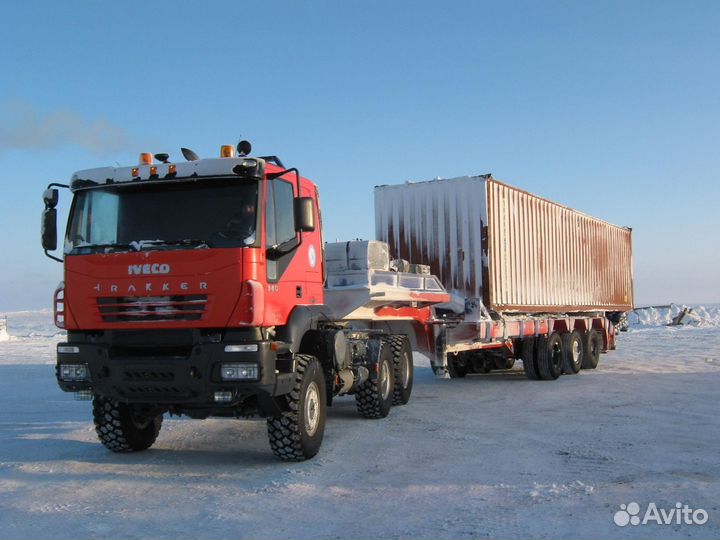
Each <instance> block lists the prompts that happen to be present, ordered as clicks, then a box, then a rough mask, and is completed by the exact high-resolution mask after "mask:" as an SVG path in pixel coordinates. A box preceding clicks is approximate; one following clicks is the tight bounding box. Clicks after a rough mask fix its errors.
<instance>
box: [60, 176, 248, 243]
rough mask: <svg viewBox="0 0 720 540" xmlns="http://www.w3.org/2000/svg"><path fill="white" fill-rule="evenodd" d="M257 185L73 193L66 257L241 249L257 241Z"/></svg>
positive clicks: (210, 183) (209, 183)
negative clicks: (153, 251)
mask: <svg viewBox="0 0 720 540" xmlns="http://www.w3.org/2000/svg"><path fill="white" fill-rule="evenodd" d="M257 199H258V183H257V181H245V182H239V181H238V180H237V179H232V180H228V181H225V180H220V179H211V180H203V181H198V182H177V183H170V182H167V183H166V182H162V183H157V184H138V185H127V184H126V185H123V186H112V187H107V188H99V189H90V190H87V191H80V192H78V193H77V194H76V195H75V202H74V204H73V209H72V213H71V216H70V221H69V225H68V230H67V238H66V240H65V253H67V254H86V253H94V252H98V251H102V252H107V251H119V250H122V251H129V250H136V251H139V250H141V249H147V248H150V247H151V248H152V249H189V248H207V247H242V246H247V245H250V244H253V243H254V242H255V229H256V226H257V221H258V219H257V211H256V208H257Z"/></svg>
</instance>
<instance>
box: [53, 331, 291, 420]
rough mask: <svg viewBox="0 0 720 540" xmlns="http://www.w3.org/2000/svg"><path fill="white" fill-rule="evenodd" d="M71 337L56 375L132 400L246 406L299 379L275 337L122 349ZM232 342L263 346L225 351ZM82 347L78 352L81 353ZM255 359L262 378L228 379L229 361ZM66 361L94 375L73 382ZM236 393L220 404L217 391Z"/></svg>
mask: <svg viewBox="0 0 720 540" xmlns="http://www.w3.org/2000/svg"><path fill="white" fill-rule="evenodd" d="M92 341H93V342H89V341H88V342H83V341H82V339H80V340H78V339H77V338H75V339H70V340H69V341H68V343H59V344H58V349H60V350H63V351H65V350H68V349H69V348H70V347H71V348H72V350H73V351H74V352H60V351H58V353H57V366H56V376H57V380H58V384H59V386H60V388H61V389H62V390H64V391H65V392H80V391H88V390H90V391H92V393H93V394H97V395H101V396H104V397H108V398H111V399H115V400H118V401H122V402H126V403H143V404H156V405H165V406H168V407H172V406H179V407H187V406H195V407H205V406H212V407H218V406H220V407H227V408H233V407H235V408H236V407H238V406H241V405H242V404H243V403H245V402H246V401H247V400H248V398H250V397H257V398H258V399H259V401H262V400H263V399H267V398H272V397H276V396H280V395H284V394H287V393H289V392H290V390H291V389H292V385H293V382H294V375H293V369H292V365H291V361H289V360H285V359H278V358H277V355H276V353H275V352H274V351H273V350H271V343H270V342H269V341H253V342H233V343H229V342H225V341H223V342H220V343H194V344H192V345H191V346H190V347H186V350H184V351H177V350H171V351H168V350H167V349H164V350H163V349H160V348H158V349H153V348H135V349H132V348H131V349H128V348H118V347H115V346H113V345H112V344H111V343H107V342H103V341H102V340H97V339H94V340H92ZM229 344H257V351H251V352H225V347H226V345H229ZM75 351H76V352H75ZM233 362H234V363H255V364H257V365H258V378H257V379H256V380H241V381H223V380H222V379H221V376H220V366H221V364H223V363H233ZM64 364H75V365H87V368H88V374H89V380H85V381H77V380H74V381H71V380H63V379H62V377H61V366H62V365H64ZM219 392H222V393H225V396H227V393H228V392H229V393H230V396H231V398H230V399H229V400H227V399H225V400H223V402H221V403H218V402H217V401H216V400H215V395H216V393H219Z"/></svg>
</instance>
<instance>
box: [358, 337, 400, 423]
mask: <svg viewBox="0 0 720 540" xmlns="http://www.w3.org/2000/svg"><path fill="white" fill-rule="evenodd" d="M393 383H394V376H393V357H392V351H391V350H390V347H387V346H383V347H382V348H381V349H380V359H379V360H378V363H377V373H376V374H375V376H374V378H370V379H368V380H367V381H365V382H364V383H362V384H361V385H360V387H359V388H358V389H357V391H356V392H355V404H356V405H357V410H358V412H359V413H360V415H361V416H364V417H365V418H385V417H386V416H387V415H388V413H389V412H390V407H391V406H392V402H393V393H394V386H395V385H394V384H393Z"/></svg>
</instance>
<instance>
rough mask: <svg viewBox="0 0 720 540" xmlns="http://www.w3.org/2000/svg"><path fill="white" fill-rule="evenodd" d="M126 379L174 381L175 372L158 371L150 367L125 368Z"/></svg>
mask: <svg viewBox="0 0 720 540" xmlns="http://www.w3.org/2000/svg"><path fill="white" fill-rule="evenodd" d="M124 375H125V380H126V381H173V380H175V374H174V373H173V372H172V371H158V370H154V369H153V370H150V369H133V370H125V372H124Z"/></svg>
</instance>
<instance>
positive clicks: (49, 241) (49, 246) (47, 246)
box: [41, 189, 57, 251]
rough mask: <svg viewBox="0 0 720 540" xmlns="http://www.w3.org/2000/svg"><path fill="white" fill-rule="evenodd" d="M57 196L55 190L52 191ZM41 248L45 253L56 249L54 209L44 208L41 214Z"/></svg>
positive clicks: (55, 214)
mask: <svg viewBox="0 0 720 540" xmlns="http://www.w3.org/2000/svg"><path fill="white" fill-rule="evenodd" d="M48 191H50V190H48ZM53 191H55V194H56V195H57V190H56V189H54V190H53ZM56 204H57V201H56ZM41 234H42V247H43V249H44V250H45V251H54V250H56V249H57V210H55V208H45V210H43V213H42V227H41Z"/></svg>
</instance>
